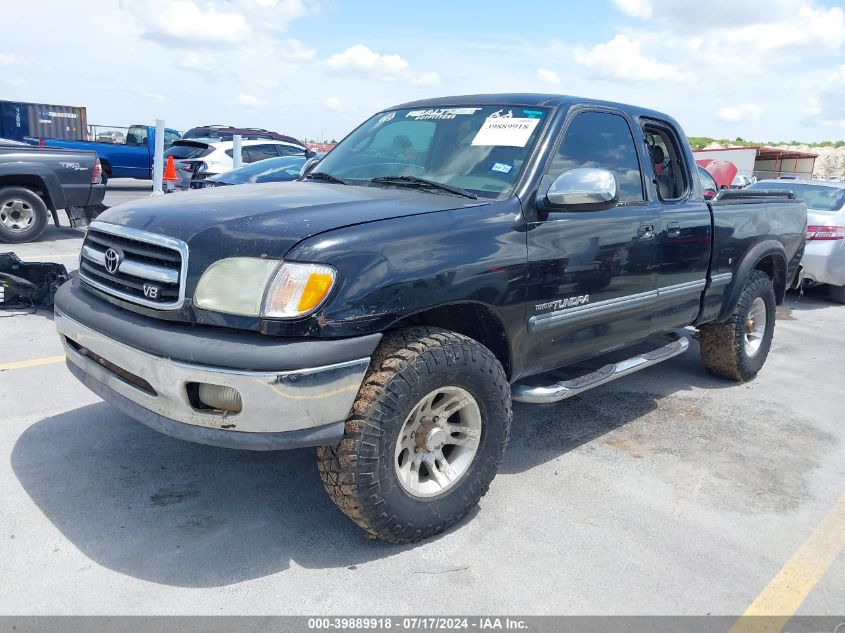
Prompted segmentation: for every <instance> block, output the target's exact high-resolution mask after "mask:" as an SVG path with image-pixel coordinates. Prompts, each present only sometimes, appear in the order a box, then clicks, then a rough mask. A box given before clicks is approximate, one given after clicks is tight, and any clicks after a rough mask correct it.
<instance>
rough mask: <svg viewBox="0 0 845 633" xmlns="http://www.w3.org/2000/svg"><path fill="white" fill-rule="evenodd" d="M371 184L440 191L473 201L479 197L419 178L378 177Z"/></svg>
mask: <svg viewBox="0 0 845 633" xmlns="http://www.w3.org/2000/svg"><path fill="white" fill-rule="evenodd" d="M370 182H377V183H381V184H385V185H400V186H403V187H416V188H417V189H422V190H426V189H439V190H440V191H446V192H448V193H451V194H454V195H456V196H464V197H465V198H472V199H473V200H475V199H477V198H478V196H477V195H475V194H474V193H473V192H472V191H467V190H466V189H461V188H460V187H454V186H452V185H446V184H443V183H442V182H436V181H434V180H427V179H425V178H418V177H417V176H378V177H376V178H371V179H370Z"/></svg>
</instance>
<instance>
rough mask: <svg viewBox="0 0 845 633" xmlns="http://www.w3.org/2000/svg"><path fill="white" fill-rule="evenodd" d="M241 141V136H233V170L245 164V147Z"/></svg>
mask: <svg viewBox="0 0 845 633" xmlns="http://www.w3.org/2000/svg"><path fill="white" fill-rule="evenodd" d="M241 140H242V139H241V135H240V134H234V135H233V136H232V143H233V145H232V169H237V168H238V167H240V166H241V165H242V164H243V153H242V152H243V146H242V144H241Z"/></svg>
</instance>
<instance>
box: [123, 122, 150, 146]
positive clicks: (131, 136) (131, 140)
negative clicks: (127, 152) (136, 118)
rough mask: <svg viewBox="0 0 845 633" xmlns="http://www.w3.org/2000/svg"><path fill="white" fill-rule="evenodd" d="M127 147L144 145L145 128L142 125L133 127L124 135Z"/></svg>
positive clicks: (145, 137) (145, 139)
mask: <svg viewBox="0 0 845 633" xmlns="http://www.w3.org/2000/svg"><path fill="white" fill-rule="evenodd" d="M126 144H127V145H146V144H147V128H146V126H144V125H133V126H132V127H130V128H129V131H128V132H127V133H126Z"/></svg>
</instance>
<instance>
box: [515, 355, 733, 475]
mask: <svg viewBox="0 0 845 633" xmlns="http://www.w3.org/2000/svg"><path fill="white" fill-rule="evenodd" d="M731 387H734V388H735V387H736V383H733V382H731V381H727V380H722V379H720V378H716V377H714V376H711V375H710V374H709V373H707V370H706V369H705V368H704V365H703V364H702V363H701V359H700V357H699V348H698V343H697V342H696V341H695V340H692V339H691V340H690V347H689V349H688V350H687V352H685V353H684V354H681V355H680V356H676V357H675V358H672V359H669V360H668V361H666V362H664V363H661V364H659V365H656V366H654V367H650V368H649V369H646V370H643V371H642V372H638V373H635V374H632V375H630V376H625V377H623V378H620V379H618V380H616V381H614V382H612V383H609V384H607V385H604V386H602V387H597V388H595V389H591V390H590V391H588V392H585V393H583V394H581V395H578V396H575V397H573V398H570V399H567V400H563V401H561V402H558V403H554V404H545V405H531V404H522V403H518V402H515V403H514V409H513V411H514V419H513V426H512V427H511V434H510V446H509V447H508V451H507V454H506V455H505V460H504V463H503V464H502V469H501V471H500V472H502V473H521V472H524V471H526V470H530V469H531V468H534V467H535V466H537V465H539V464H543V463H546V462H548V461H550V460H553V459H555V458H557V457H560V456H561V455H563V454H565V453H568V452H569V451H572V450H574V449H576V448H578V447H579V446H582V445H583V444H587V443H589V442H591V441H593V440H595V439H596V438H599V437H601V436H602V435H605V434H607V433H610V432H611V431H613V430H614V429H617V428H619V427H622V426H624V425H626V424H628V423H629V422H632V421H634V420H637V419H639V418H642V417H645V416H647V415H649V414H650V413H652V412H654V411H656V410H657V408H658V405H659V402H660V400H661V399H663V398H668V397H671V396H674V395H675V394H678V393H681V392H690V391H692V390H693V388H699V389H705V390H707V391H708V392H709V391H711V390H716V391H718V390H720V389H725V388H731Z"/></svg>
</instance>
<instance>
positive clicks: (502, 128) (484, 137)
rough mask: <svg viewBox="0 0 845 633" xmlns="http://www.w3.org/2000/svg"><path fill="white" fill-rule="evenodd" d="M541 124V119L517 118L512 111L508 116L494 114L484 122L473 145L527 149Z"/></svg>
mask: <svg viewBox="0 0 845 633" xmlns="http://www.w3.org/2000/svg"><path fill="white" fill-rule="evenodd" d="M539 122H540V119H529V118H521V117H519V118H516V117H514V116H513V114H512V113H511V111H510V110H509V111H508V112H507V113H506V114H501V111H499V112H494V113H493V114H491V115H490V116H489V117H487V118H486V119H485V120H484V124H483V125H482V126H481V129H480V130H478V133H477V134H476V135H475V138H474V139H472V144H473V145H498V146H506V147H525V145H526V144H527V143H528V139H529V138H531V132H533V131H534V128H535V127H537V124H538V123H539Z"/></svg>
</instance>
